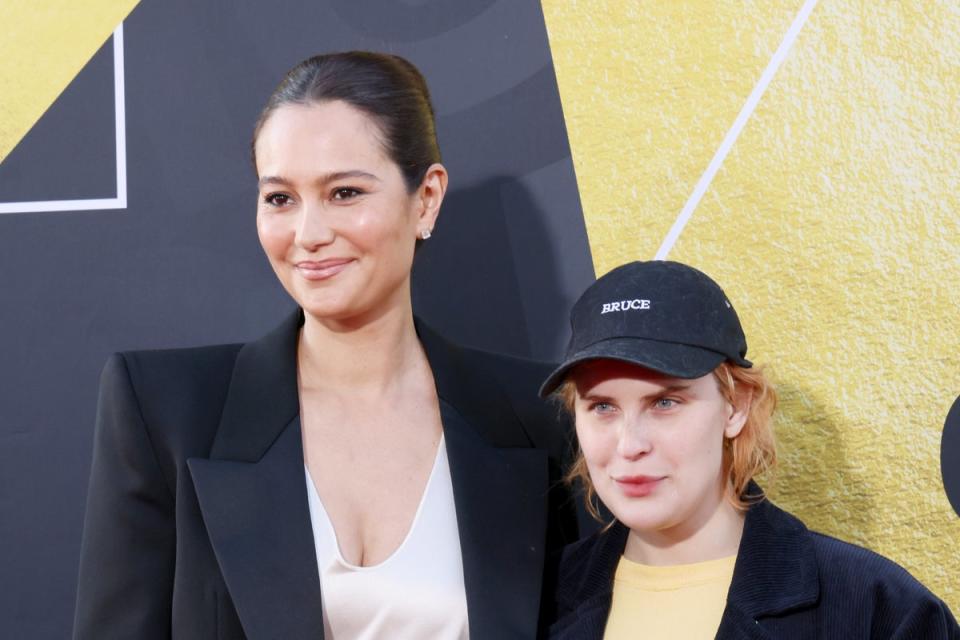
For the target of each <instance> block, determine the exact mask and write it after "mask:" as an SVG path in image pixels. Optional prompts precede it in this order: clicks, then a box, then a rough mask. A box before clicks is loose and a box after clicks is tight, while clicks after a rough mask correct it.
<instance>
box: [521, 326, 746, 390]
mask: <svg viewBox="0 0 960 640" xmlns="http://www.w3.org/2000/svg"><path fill="white" fill-rule="evenodd" d="M600 359H603V360H617V361H619V362H627V363H629V364H635V365H637V366H640V367H644V368H646V369H651V370H653V371H656V372H658V373H662V374H664V375H667V376H670V377H672V378H685V379H690V378H699V377H700V376H705V375H707V374H708V373H710V372H711V371H713V370H714V369H716V368H717V367H718V366H719V365H720V363H721V362H723V361H724V360H726V359H727V357H726V356H725V355H724V354H722V353H718V352H716V351H711V350H710V349H703V348H701V347H693V346H690V345H686V344H676V343H672V342H660V341H658V340H646V339H643V338H611V339H610V340H602V341H600V342H596V343H594V344H592V345H590V346H588V347H586V348H584V349H581V350H580V351H578V352H576V353H575V354H573V355H572V356H570V357H569V358H567V359H566V360H565V361H564V362H563V364H561V365H560V366H559V367H557V368H556V369H555V370H554V372H553V373H551V374H550V376H549V377H548V378H547V379H546V381H545V382H544V383H543V385H542V386H541V387H540V397H541V398H546V397H547V396H548V395H550V394H551V393H553V392H554V391H555V390H556V389H557V387H559V386H560V384H561V383H563V379H564V378H565V377H566V376H567V374H568V373H570V370H571V369H572V368H573V367H575V366H577V365H578V364H580V363H582V362H587V361H588V360H600ZM743 362H744V363H745V364H746V366H749V365H750V363H749V362H748V361H746V360H744V361H743ZM738 364H739V363H738Z"/></svg>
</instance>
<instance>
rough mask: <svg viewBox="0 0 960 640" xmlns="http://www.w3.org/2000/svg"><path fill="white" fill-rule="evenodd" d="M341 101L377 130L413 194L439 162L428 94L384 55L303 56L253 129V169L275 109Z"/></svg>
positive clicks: (408, 67)
mask: <svg viewBox="0 0 960 640" xmlns="http://www.w3.org/2000/svg"><path fill="white" fill-rule="evenodd" d="M335 100H342V101H343V102H346V103H347V104H349V105H350V106H352V107H354V108H355V109H358V110H360V111H362V112H363V113H365V114H366V115H368V116H369V117H370V118H371V119H372V120H373V121H374V123H376V125H377V127H378V128H379V133H380V136H381V142H382V143H383V147H384V151H385V152H386V154H387V156H388V157H389V158H390V159H391V160H393V162H394V163H396V165H397V166H398V167H399V168H400V171H401V173H402V174H403V177H404V181H405V182H406V185H407V190H408V191H409V192H410V193H413V191H414V190H416V188H417V187H418V186H419V185H420V183H421V182H422V181H423V177H424V175H425V174H426V172H427V169H428V168H429V167H430V165H432V164H433V163H435V162H440V147H439V145H438V144H437V133H436V127H435V124H434V113H433V106H432V105H431V103H430V91H429V90H428V89H427V83H426V81H425V80H424V79H423V75H421V73H420V71H418V70H417V68H416V67H415V66H413V64H411V63H410V62H408V61H407V60H405V59H404V58H401V57H400V56H395V55H391V54H386V53H374V52H370V51H346V52H342V53H328V54H324V55H318V56H313V57H312V58H307V59H306V60H304V61H303V62H301V63H299V64H298V65H297V66H295V67H293V68H292V69H290V71H288V72H287V75H286V76H284V78H283V80H282V81H281V82H280V84H279V85H278V86H277V88H276V89H274V91H273V93H272V94H271V95H270V98H269V99H268V100H267V104H266V106H265V107H264V108H263V111H262V112H261V113H260V117H259V118H258V119H257V124H256V126H255V127H254V129H253V141H252V143H251V155H252V158H253V163H254V169H256V143H257V137H258V136H259V135H260V130H261V129H262V128H263V125H264V124H265V123H266V121H267V120H268V119H269V118H270V115H271V114H272V113H273V112H274V111H275V110H276V109H278V108H279V107H282V106H284V105H287V104H298V105H310V104H316V103H322V102H329V101H335Z"/></svg>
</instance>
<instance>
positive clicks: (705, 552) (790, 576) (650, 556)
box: [541, 262, 960, 640]
mask: <svg viewBox="0 0 960 640" xmlns="http://www.w3.org/2000/svg"><path fill="white" fill-rule="evenodd" d="M570 318H571V325H572V327H573V338H572V339H571V342H570V348H569V351H568V353H567V358H566V360H565V361H564V363H563V364H562V365H561V366H560V367H559V368H558V369H556V370H555V371H554V372H553V373H552V374H551V375H550V377H549V378H548V379H547V381H546V382H545V383H544V385H543V387H542V390H541V393H543V394H544V395H546V394H551V393H555V394H556V395H557V396H558V397H559V399H560V400H561V401H562V403H563V405H564V407H566V409H567V410H568V412H569V413H570V414H571V415H572V416H573V417H574V419H575V421H576V430H577V437H578V440H579V444H580V453H579V455H578V458H577V461H576V463H575V464H574V466H573V468H572V470H571V472H570V478H571V479H577V480H580V481H582V482H583V483H584V485H585V487H586V488H587V497H588V499H589V500H590V507H591V508H592V509H593V512H594V514H595V515H597V510H596V507H595V505H594V504H593V501H592V498H593V497H594V496H598V497H599V498H600V499H601V500H602V501H603V503H604V504H605V505H606V507H607V508H609V510H610V512H612V514H613V516H614V519H613V520H612V521H611V522H609V523H608V524H607V526H606V527H605V528H603V529H602V530H601V531H600V532H598V533H597V534H595V535H593V536H591V537H588V538H586V539H584V540H582V541H580V542H577V543H575V544H573V545H571V546H569V547H567V549H565V550H564V553H563V558H562V562H561V566H560V570H559V577H558V586H557V591H556V603H557V608H556V613H555V621H554V623H553V625H552V626H551V627H550V632H549V636H550V638H556V639H557V640H586V639H591V640H592V639H599V638H607V639H619V638H649V639H651V640H658V639H661V638H669V639H670V640H686V639H688V638H689V639H696V640H702V639H703V638H714V637H716V638H718V639H721V640H728V639H744V640H746V639H749V638H756V639H758V640H759V639H761V638H770V639H777V640H791V639H794V638H796V639H802V638H820V639H826V638H831V639H832V638H836V639H837V640H860V639H868V638H869V639H876V640H881V639H892V638H895V639H900V640H908V639H910V640H913V639H918V640H919V639H920V638H923V639H924V640H939V639H943V640H958V639H960V628H958V627H957V623H956V621H955V620H954V618H953V616H952V615H951V613H950V611H949V610H948V608H947V606H946V605H945V604H944V603H943V602H941V601H940V600H939V599H937V598H936V597H935V596H934V595H933V594H931V593H930V592H929V591H927V589H925V588H924V587H923V586H922V585H921V584H920V583H919V582H917V581H916V580H914V579H913V578H912V577H911V576H910V575H909V574H908V573H907V572H906V571H904V570H903V569H902V568H900V567H898V566H897V565H895V564H894V563H893V562H891V561H889V560H887V559H886V558H883V557H881V556H879V555H877V554H875V553H872V552H870V551H868V550H866V549H863V548H860V547H857V546H854V545H851V544H847V543H844V542H841V541H839V540H836V539H834V538H830V537H828V536H824V535H821V534H818V533H814V532H812V531H809V530H807V528H806V527H805V526H804V525H803V523H802V522H800V521H799V520H798V519H797V518H795V517H793V516H792V515H790V514H789V513H786V512H785V511H782V510H780V509H778V508H777V507H776V506H774V505H773V504H772V503H771V502H770V501H769V500H767V499H766V498H765V497H764V494H763V491H762V490H761V489H760V487H759V486H757V485H756V484H755V483H754V482H753V478H754V476H755V475H757V474H760V473H762V472H763V471H766V470H767V469H769V468H770V467H772V466H773V464H774V463H775V460H776V453H775V447H774V439H773V433H772V431H771V427H770V420H771V416H772V414H773V411H774V407H775V405H776V394H775V392H774V390H773V387H772V386H771V385H770V383H769V382H768V381H767V379H766V377H765V375H764V373H763V371H762V370H761V369H760V368H756V367H753V366H752V364H751V363H750V361H749V360H747V359H746V355H747V342H746V338H745V337H744V334H743V330H742V328H741V327H740V321H739V319H738V318H737V314H736V312H735V311H734V309H733V307H732V306H731V304H730V301H729V300H728V299H727V297H726V295H725V294H724V292H723V291H722V290H721V289H720V287H719V286H718V285H717V284H716V283H715V282H714V281H713V280H711V279H710V278H709V277H708V276H706V275H705V274H703V273H701V272H700V271H697V270H696V269H693V268H692V267H688V266H686V265H683V264H679V263H676V262H634V263H631V264H627V265H624V266H621V267H618V268H617V269H614V270H613V271H611V272H610V273H608V274H607V275H605V276H603V277H602V278H600V279H599V280H597V282H596V283H594V284H593V285H591V287H590V288H589V289H587V291H586V292H585V293H584V294H583V296H581V298H580V300H579V301H577V303H576V305H575V306H574V308H573V311H572V313H571V316H570ZM598 517H599V516H598Z"/></svg>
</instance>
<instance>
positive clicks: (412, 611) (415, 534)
mask: <svg viewBox="0 0 960 640" xmlns="http://www.w3.org/2000/svg"><path fill="white" fill-rule="evenodd" d="M304 469H305V470H306V466H304ZM306 480H307V495H308V497H309V504H310V521H311V523H312V525H313V540H314V545H315V547H316V552H317V567H318V569H319V570H320V592H321V593H322V594H323V595H322V600H323V603H322V606H323V626H324V637H325V640H374V639H382V638H390V639H396V640H421V639H423V638H431V639H434V638H436V639H437V640H446V639H450V640H466V639H467V638H468V626H467V595H466V589H465V588H464V583H463V560H462V558H461V555H460V535H459V533H458V531H457V514H456V510H455V509H454V502H453V486H452V484H451V481H450V465H449V462H448V460H447V448H446V446H445V441H444V439H443V438H442V437H441V439H440V445H439V446H438V447H437V456H436V460H435V461H434V463H433V469H432V470H431V472H430V478H429V479H428V480H427V486H426V488H425V489H424V492H423V496H421V498H420V505H419V506H418V507H417V513H416V514H415V515H414V518H413V524H411V525H410V530H409V531H408V532H407V536H406V538H404V540H403V542H401V543H400V546H399V547H397V549H396V551H394V552H393V553H392V554H391V555H390V557H388V558H387V559H386V560H384V561H383V562H381V563H380V564H377V565H373V566H370V567H358V566H356V565H353V564H350V563H349V562H347V561H346V560H344V559H343V555H342V554H341V553H340V547H339V545H338V544H337V538H336V533H335V531H334V529H333V524H332V523H331V522H330V518H329V516H328V515H327V512H326V510H325V509H324V507H323V503H322V502H321V501H320V496H319V495H318V494H317V489H316V487H315V486H314V484H313V479H312V478H311V477H310V472H309V471H308V470H306Z"/></svg>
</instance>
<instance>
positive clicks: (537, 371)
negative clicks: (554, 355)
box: [461, 347, 573, 458]
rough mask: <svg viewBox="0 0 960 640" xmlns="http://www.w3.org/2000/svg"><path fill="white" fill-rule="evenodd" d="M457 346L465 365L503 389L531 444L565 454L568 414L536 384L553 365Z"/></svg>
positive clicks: (567, 440) (569, 435)
mask: <svg viewBox="0 0 960 640" xmlns="http://www.w3.org/2000/svg"><path fill="white" fill-rule="evenodd" d="M461 349H462V353H463V356H464V359H465V361H467V362H469V366H471V367H472V368H474V369H475V370H476V371H478V372H480V373H482V374H483V375H484V376H485V377H487V378H489V379H490V380H491V381H493V382H494V383H495V384H496V386H497V387H498V388H499V389H500V390H501V391H502V392H503V395H504V396H505V397H506V399H507V400H508V401H509V403H510V406H511V408H512V409H513V412H514V413H515V414H516V416H517V418H519V420H520V421H521V422H522V423H523V426H524V429H526V431H527V435H528V436H529V437H530V439H531V440H532V441H533V442H534V444H535V445H536V446H538V447H542V448H545V449H548V450H549V451H551V452H552V453H553V454H554V455H556V456H557V457H560V458H567V457H568V456H569V451H568V449H569V448H570V447H571V434H572V431H573V429H572V425H571V424H570V421H569V418H568V417H567V415H566V412H565V411H563V409H562V408H561V407H560V406H559V405H558V404H556V403H554V402H552V401H551V400H550V399H543V398H541V397H540V395H539V391H540V385H541V384H542V383H543V381H544V380H545V379H546V378H547V376H549V375H550V372H551V371H553V369H554V368H555V366H556V365H555V364H553V363H550V362H543V361H539V360H532V359H528V358H521V357H518V356H513V355H506V354H502V353H493V352H489V351H482V350H479V349H473V348H469V347H461Z"/></svg>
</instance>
